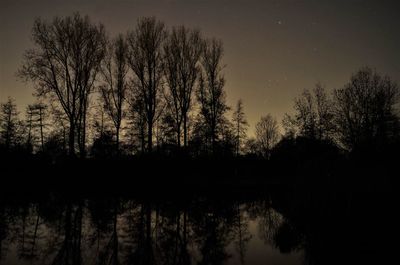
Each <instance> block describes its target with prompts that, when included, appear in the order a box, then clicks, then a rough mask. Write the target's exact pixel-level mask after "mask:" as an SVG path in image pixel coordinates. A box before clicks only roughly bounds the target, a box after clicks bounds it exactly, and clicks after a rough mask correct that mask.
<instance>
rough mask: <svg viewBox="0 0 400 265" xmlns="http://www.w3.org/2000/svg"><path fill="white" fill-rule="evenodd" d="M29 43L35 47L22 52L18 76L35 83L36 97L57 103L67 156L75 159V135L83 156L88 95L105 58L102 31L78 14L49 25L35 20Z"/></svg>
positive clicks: (87, 18)
mask: <svg viewBox="0 0 400 265" xmlns="http://www.w3.org/2000/svg"><path fill="white" fill-rule="evenodd" d="M32 39H33V42H34V44H35V46H36V47H35V49H31V50H28V51H26V52H25V55H24V64H23V66H22V68H21V69H20V70H19V76H20V77H22V78H25V79H26V80H31V81H33V82H34V83H35V85H36V91H37V95H38V96H45V95H50V96H51V97H52V98H55V99H56V100H57V101H58V103H59V104H60V106H61V108H62V110H63V111H64V112H65V114H66V116H67V117H68V121H69V137H68V141H69V144H68V146H69V153H70V155H72V156H74V155H75V140H76V132H78V134H79V146H80V151H81V153H82V152H84V145H85V133H86V132H85V129H86V114H87V109H88V105H89V94H90V92H91V90H92V88H93V83H94V81H95V79H96V75H97V72H98V69H99V65H100V61H101V60H102V59H103V56H104V43H105V33H104V27H103V26H102V25H93V24H92V23H91V21H90V20H89V17H87V16H85V17H81V16H80V15H79V13H75V14H74V15H73V16H67V17H63V18H60V17H55V18H54V19H53V21H52V22H48V21H44V20H42V19H40V18H38V19H36V20H35V22H34V25H33V29H32ZM81 155H84V154H81Z"/></svg>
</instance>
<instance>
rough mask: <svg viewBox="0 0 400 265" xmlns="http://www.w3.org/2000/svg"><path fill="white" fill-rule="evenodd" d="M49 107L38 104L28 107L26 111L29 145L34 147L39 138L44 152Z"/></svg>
mask: <svg viewBox="0 0 400 265" xmlns="http://www.w3.org/2000/svg"><path fill="white" fill-rule="evenodd" d="M46 111H47V106H46V105H45V104H43V103H36V104H31V105H28V107H27V109H26V116H27V122H26V126H27V130H28V132H27V133H28V139H27V143H28V144H29V145H32V146H34V145H35V142H36V140H37V138H39V142H40V150H41V151H42V152H43V147H44V140H45V139H44V138H45V137H44V130H45V127H47V124H46V122H45V118H46V116H47V112H46Z"/></svg>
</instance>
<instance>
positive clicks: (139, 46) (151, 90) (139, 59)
mask: <svg viewBox="0 0 400 265" xmlns="http://www.w3.org/2000/svg"><path fill="white" fill-rule="evenodd" d="M165 38H166V31H165V26H164V24H163V23H162V22H160V21H157V20H156V19H155V18H154V17H150V18H142V19H139V20H138V23H137V26H136V29H135V30H134V31H132V32H130V33H129V35H128V44H129V65H130V67H131V69H132V70H133V73H134V74H135V79H134V83H133V85H134V89H135V91H136V92H137V93H138V95H139V97H140V98H141V101H142V102H143V107H144V117H145V119H146V124H147V149H148V151H149V152H151V151H152V149H153V125H154V122H155V120H156V118H157V113H156V111H157V107H158V105H159V101H160V94H161V89H162V78H163V72H164V69H163V57H164V55H163V49H162V47H163V44H164V40H165Z"/></svg>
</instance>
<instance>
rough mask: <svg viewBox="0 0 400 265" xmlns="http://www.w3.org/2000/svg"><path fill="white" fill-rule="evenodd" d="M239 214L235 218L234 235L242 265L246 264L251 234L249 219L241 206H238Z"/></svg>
mask: <svg viewBox="0 0 400 265" xmlns="http://www.w3.org/2000/svg"><path fill="white" fill-rule="evenodd" d="M236 210H237V214H236V216H235V224H234V233H235V236H236V240H237V241H236V242H235V244H236V248H237V251H238V253H239V258H240V264H244V260H245V255H246V250H247V244H248V243H249V241H250V239H251V237H252V236H251V234H250V232H249V227H248V226H249V218H248V216H247V215H246V214H245V213H244V211H243V209H241V205H240V204H237V206H236Z"/></svg>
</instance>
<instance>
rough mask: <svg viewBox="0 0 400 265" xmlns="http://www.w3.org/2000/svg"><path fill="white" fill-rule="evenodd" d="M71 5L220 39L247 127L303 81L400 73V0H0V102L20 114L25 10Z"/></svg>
mask: <svg viewBox="0 0 400 265" xmlns="http://www.w3.org/2000/svg"><path fill="white" fill-rule="evenodd" d="M75 11H79V12H80V13H81V14H82V15H86V14H87V15H89V16H90V17H91V19H92V21H93V22H96V23H97V22H102V23H103V24H104V25H105V26H106V29H107V31H108V33H109V34H110V35H115V34H116V33H126V32H127V30H130V29H132V28H134V26H135V25H136V21H137V19H138V18H139V17H142V16H156V17H157V18H158V19H160V20H162V21H164V22H165V23H166V25H167V26H173V25H179V24H184V25H186V26H189V27H196V28H199V29H201V30H202V32H203V34H204V35H206V36H209V37H212V36H214V37H217V38H220V39H222V41H223V43H224V48H225V56H224V63H225V64H226V68H225V70H224V72H225V77H226V80H227V82H226V87H225V88H226V92H227V98H228V103H229V105H231V106H232V107H233V106H234V105H235V102H236V101H237V100H238V99H239V98H242V99H243V100H244V104H245V105H244V107H245V112H246V114H247V117H248V120H249V123H250V125H251V126H252V127H254V125H255V123H256V122H257V121H258V120H259V118H260V116H261V115H263V114H266V113H271V114H273V115H274V116H276V117H277V118H278V120H279V121H280V120H281V118H282V117H283V114H284V113H285V112H290V111H291V108H292V105H293V98H294V97H296V96H297V95H298V94H299V93H300V92H301V91H302V90H303V89H304V88H312V87H314V84H315V83H316V82H322V83H323V84H324V85H325V86H326V87H327V88H328V89H329V90H330V89H333V88H338V87H341V86H342V85H343V84H345V83H346V82H347V80H349V77H350V75H351V73H353V72H355V71H356V70H358V69H359V68H360V67H361V66H365V65H369V66H371V67H374V68H376V70H377V71H378V72H381V73H385V74H388V75H389V76H391V77H392V78H393V79H394V80H395V81H397V82H399V81H400V1H381V0H376V1H350V0H348V1H338V0H335V1H333V0H332V1H321V0H320V1H251V0H246V1H217V0H215V1H195V0H186V1H174V0H164V1H90V0H85V1H82V0H79V1H78V0H76V1H75V0H74V1H59V0H53V1H39V0H35V1H28V0H26V1H18V0H12V1H8V0H0V67H1V68H0V101H2V102H3V101H5V100H6V99H7V97H8V96H11V97H14V98H15V99H16V101H17V104H18V105H19V110H20V111H21V112H22V111H23V110H24V107H25V106H26V105H27V104H29V103H32V102H33V101H34V97H33V96H32V93H33V88H32V84H25V83H23V82H22V81H19V80H17V78H16V76H15V72H16V71H17V69H18V67H19V66H20V64H21V62H22V54H23V52H24V50H26V49H28V48H30V47H32V43H31V42H30V32H31V27H32V25H33V21H34V19H35V17H38V16H41V17H43V18H47V19H51V18H52V17H54V16H64V15H71V14H72V13H73V12H75Z"/></svg>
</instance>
